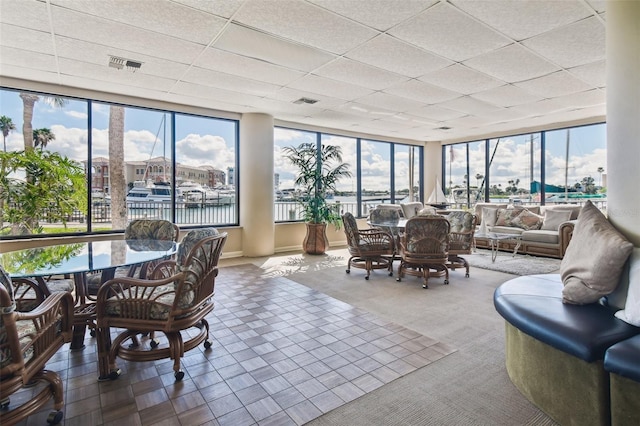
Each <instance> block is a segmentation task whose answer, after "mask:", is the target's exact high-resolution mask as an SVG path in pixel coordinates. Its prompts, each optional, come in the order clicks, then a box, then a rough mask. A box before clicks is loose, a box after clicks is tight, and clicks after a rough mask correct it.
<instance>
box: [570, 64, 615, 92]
mask: <svg viewBox="0 0 640 426" xmlns="http://www.w3.org/2000/svg"><path fill="white" fill-rule="evenodd" d="M605 68H606V67H605V61H598V62H592V63H590V64H586V65H580V66H577V67H574V68H569V69H568V71H569V72H570V73H571V74H573V75H574V76H576V77H578V78H579V79H580V80H582V81H584V82H585V83H587V84H590V85H592V86H593V87H605V86H606V84H607V71H606V69H605Z"/></svg>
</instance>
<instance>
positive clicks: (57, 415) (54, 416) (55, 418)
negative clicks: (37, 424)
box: [47, 411, 64, 425]
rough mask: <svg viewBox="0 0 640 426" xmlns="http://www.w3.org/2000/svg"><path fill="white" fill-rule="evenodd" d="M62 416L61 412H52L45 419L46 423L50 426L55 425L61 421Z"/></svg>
mask: <svg viewBox="0 0 640 426" xmlns="http://www.w3.org/2000/svg"><path fill="white" fill-rule="evenodd" d="M63 415H64V414H63V413H62V411H52V412H50V413H49V416H48V417H47V423H49V424H50V425H57V424H58V423H60V422H61V421H62V417H63Z"/></svg>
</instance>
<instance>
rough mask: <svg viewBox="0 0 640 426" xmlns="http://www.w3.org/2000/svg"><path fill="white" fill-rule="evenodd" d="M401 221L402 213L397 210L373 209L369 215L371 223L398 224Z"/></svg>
mask: <svg viewBox="0 0 640 426" xmlns="http://www.w3.org/2000/svg"><path fill="white" fill-rule="evenodd" d="M399 220H400V211H399V210H396V209H373V210H371V213H370V214H369V221H371V223H397V222H398V221H399Z"/></svg>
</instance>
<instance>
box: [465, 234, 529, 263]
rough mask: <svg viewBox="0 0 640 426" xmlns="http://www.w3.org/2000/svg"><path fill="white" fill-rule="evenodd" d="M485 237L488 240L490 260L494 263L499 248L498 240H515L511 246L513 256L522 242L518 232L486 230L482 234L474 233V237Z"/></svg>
mask: <svg viewBox="0 0 640 426" xmlns="http://www.w3.org/2000/svg"><path fill="white" fill-rule="evenodd" d="M477 237H480V238H486V239H488V240H489V246H490V247H491V261H492V262H494V263H495V261H496V258H497V257H498V250H499V248H500V241H509V240H511V241H515V242H516V245H515V247H514V248H513V255H512V257H515V255H516V254H518V249H519V248H520V245H521V244H522V236H521V235H519V234H503V233H498V232H486V233H483V234H475V238H477Z"/></svg>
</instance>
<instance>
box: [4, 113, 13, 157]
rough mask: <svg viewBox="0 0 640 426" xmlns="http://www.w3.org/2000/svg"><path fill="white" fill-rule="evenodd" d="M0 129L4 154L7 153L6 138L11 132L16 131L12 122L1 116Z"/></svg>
mask: <svg viewBox="0 0 640 426" xmlns="http://www.w3.org/2000/svg"><path fill="white" fill-rule="evenodd" d="M0 129H2V143H3V144H4V152H7V136H9V133H11V132H13V131H14V130H15V129H16V125H15V124H13V121H12V120H11V119H10V118H9V117H7V116H6V115H3V116H2V117H0Z"/></svg>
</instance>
